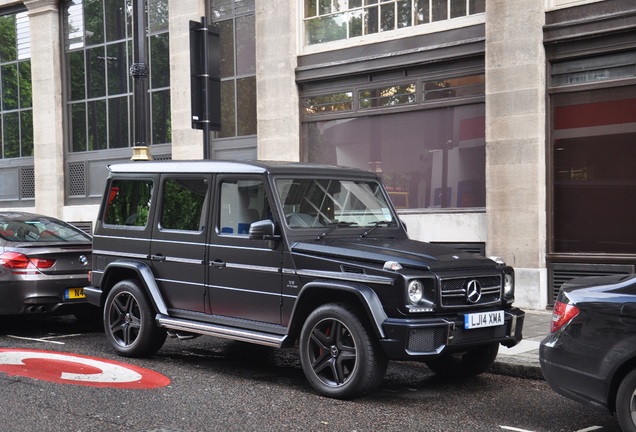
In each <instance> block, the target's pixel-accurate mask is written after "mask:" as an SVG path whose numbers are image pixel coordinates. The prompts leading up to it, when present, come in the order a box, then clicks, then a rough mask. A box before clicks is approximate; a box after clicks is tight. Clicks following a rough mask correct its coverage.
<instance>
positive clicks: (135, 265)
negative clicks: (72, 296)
mask: <svg viewBox="0 0 636 432" xmlns="http://www.w3.org/2000/svg"><path fill="white" fill-rule="evenodd" d="M117 269H127V270H132V271H134V272H135V273H137V276H138V278H139V280H140V281H141V283H142V284H143V285H144V288H145V289H146V292H148V294H150V301H152V303H153V304H154V306H155V309H156V310H157V312H158V313H160V314H164V315H168V307H167V306H166V303H165V302H164V301H163V297H161V293H160V292H159V287H158V286H157V282H156V281H155V275H154V274H153V273H152V270H151V269H150V267H148V265H146V264H144V263H141V262H139V261H132V260H125V259H123V260H115V261H113V262H111V263H109V264H108V265H107V266H106V268H105V269H104V276H103V277H102V286H103V284H104V282H109V280H110V275H111V274H112V272H114V271H116V270H117Z"/></svg>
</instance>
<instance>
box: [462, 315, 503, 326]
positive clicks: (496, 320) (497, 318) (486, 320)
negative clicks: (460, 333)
mask: <svg viewBox="0 0 636 432" xmlns="http://www.w3.org/2000/svg"><path fill="white" fill-rule="evenodd" d="M504 322H505V321H504V312H503V311H491V312H479V313H472V314H466V315H464V328H465V329H474V328H482V327H495V326H498V325H503V324H504Z"/></svg>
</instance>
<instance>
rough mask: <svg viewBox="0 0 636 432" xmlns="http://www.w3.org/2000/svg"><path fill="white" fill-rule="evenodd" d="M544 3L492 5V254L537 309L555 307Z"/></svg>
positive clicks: (506, 0) (521, 301)
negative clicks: (549, 264)
mask: <svg viewBox="0 0 636 432" xmlns="http://www.w3.org/2000/svg"><path fill="white" fill-rule="evenodd" d="M544 3H545V2H543V1H537V0H515V1H513V2H511V1H510V0H489V1H488V2H487V6H486V194H487V195H486V208H487V214H488V241H487V254H489V255H499V256H501V257H503V258H504V259H505V260H506V262H507V263H508V264H510V265H512V266H514V267H515V270H516V276H517V290H516V297H517V304H518V305H519V306H522V307H531V308H537V309H540V308H545V306H546V304H547V271H546V264H545V257H546V235H547V234H546V231H547V228H546V155H545V141H546V124H545V121H546V113H545V110H546V107H545V98H546V87H545V79H546V78H545V73H546V72H545V70H546V69H545V67H546V66H545V53H544V48H543V43H542V41H543V32H542V26H543V24H544V22H545V11H544Z"/></svg>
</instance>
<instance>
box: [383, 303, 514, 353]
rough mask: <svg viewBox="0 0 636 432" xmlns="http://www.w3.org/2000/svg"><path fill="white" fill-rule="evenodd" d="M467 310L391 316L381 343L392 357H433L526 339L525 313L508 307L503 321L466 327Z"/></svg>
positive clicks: (508, 345) (511, 343) (512, 343)
mask: <svg viewBox="0 0 636 432" xmlns="http://www.w3.org/2000/svg"><path fill="white" fill-rule="evenodd" d="M463 317H464V315H463V314H456V315H453V316H448V317H435V318H424V319H417V320H414V319H408V320H403V319H388V320H386V321H385V322H384V324H383V329H384V332H385V335H386V338H384V339H381V340H380V344H381V345H382V348H383V349H384V352H385V353H386V354H387V356H388V357H389V359H391V360H412V361H413V360H415V361H417V360H423V361H425V360H430V359H431V358H433V357H435V356H438V355H440V354H442V353H445V352H454V351H462V350H464V349H466V348H469V347H471V346H479V345H485V344H490V343H500V344H503V345H505V346H507V347H512V346H514V345H516V344H517V343H519V341H521V339H522V331H523V320H524V317H525V313H524V312H523V311H522V310H521V309H518V308H509V309H506V310H505V321H504V324H503V325H500V326H495V327H483V328H476V329H470V330H467V329H464V321H463Z"/></svg>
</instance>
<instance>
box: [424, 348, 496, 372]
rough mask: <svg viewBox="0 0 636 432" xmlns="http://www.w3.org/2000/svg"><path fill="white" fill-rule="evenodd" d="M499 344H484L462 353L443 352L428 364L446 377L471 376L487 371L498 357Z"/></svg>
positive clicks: (427, 363)
mask: <svg viewBox="0 0 636 432" xmlns="http://www.w3.org/2000/svg"><path fill="white" fill-rule="evenodd" d="M498 352H499V344H489V345H483V346H480V347H476V348H471V349H469V350H467V351H463V352H460V353H451V354H443V355H442V356H441V357H438V358H436V359H435V360H429V361H427V362H426V365H427V366H428V368H429V369H431V370H432V371H433V372H435V373H436V374H438V375H440V376H442V377H444V378H470V377H473V376H476V375H479V374H480V373H483V372H486V371H487V370H488V369H489V368H490V367H491V366H492V364H493V363H494V362H495V359H496V358H497V353H498Z"/></svg>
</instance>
